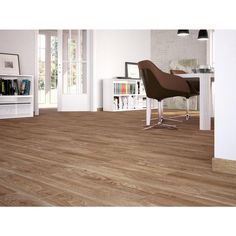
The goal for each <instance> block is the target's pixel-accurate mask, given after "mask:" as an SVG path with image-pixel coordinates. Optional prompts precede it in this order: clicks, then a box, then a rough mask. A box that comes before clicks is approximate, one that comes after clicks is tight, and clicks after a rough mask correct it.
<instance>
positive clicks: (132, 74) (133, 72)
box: [125, 62, 140, 79]
mask: <svg viewBox="0 0 236 236" xmlns="http://www.w3.org/2000/svg"><path fill="white" fill-rule="evenodd" d="M125 77H126V78H127V79H128V78H131V79H140V74H139V68H138V63H135V62H125Z"/></svg>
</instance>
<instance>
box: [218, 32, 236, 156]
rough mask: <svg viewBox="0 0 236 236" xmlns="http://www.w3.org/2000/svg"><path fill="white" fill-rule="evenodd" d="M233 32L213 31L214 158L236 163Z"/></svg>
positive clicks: (235, 35)
mask: <svg viewBox="0 0 236 236" xmlns="http://www.w3.org/2000/svg"><path fill="white" fill-rule="evenodd" d="M235 67H236V30H216V31H215V78H216V79H215V157H216V158H223V159H230V160H236V121H235V120H236V73H235Z"/></svg>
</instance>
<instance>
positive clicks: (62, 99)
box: [57, 30, 93, 111]
mask: <svg viewBox="0 0 236 236" xmlns="http://www.w3.org/2000/svg"><path fill="white" fill-rule="evenodd" d="M62 34H63V31H62V30H58V84H57V92H58V102H57V105H58V111H83V110H84V111H92V110H93V96H92V94H93V73H92V69H93V67H92V64H93V63H92V60H93V47H92V44H93V33H92V31H91V30H87V48H86V49H87V93H86V94H80V95H79V96H80V97H82V98H83V97H84V99H87V101H86V103H85V107H84V108H83V107H81V108H80V109H79V110H77V109H76V108H74V107H72V106H71V107H70V106H68V104H69V103H70V101H71V100H73V99H76V97H78V95H67V94H63V84H62V81H63V75H62V52H63V42H62V39H63V37H62V36H63V35H62ZM63 103H64V104H65V103H67V108H66V109H65V105H64V104H63ZM86 104H87V105H86Z"/></svg>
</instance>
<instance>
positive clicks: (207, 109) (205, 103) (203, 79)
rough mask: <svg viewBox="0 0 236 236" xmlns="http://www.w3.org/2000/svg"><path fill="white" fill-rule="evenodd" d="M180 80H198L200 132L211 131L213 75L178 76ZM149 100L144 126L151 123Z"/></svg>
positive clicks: (148, 100)
mask: <svg viewBox="0 0 236 236" xmlns="http://www.w3.org/2000/svg"><path fill="white" fill-rule="evenodd" d="M178 76H180V77H182V78H196V77H198V78H200V125H199V128H200V130H210V129H211V116H212V88H211V78H212V77H214V74H213V73H197V74H178ZM150 104H151V99H150V98H147V110H146V125H150V122H151V105H150Z"/></svg>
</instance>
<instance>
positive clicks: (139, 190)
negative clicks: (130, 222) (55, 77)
mask: <svg viewBox="0 0 236 236" xmlns="http://www.w3.org/2000/svg"><path fill="white" fill-rule="evenodd" d="M144 116H145V112H144V111H135V112H119V113H118V112H117V113H111V112H96V113H92V112H91V113H88V112H80V113H57V112H55V111H52V110H44V111H41V115H40V116H39V117H34V118H24V119H12V120H0V130H1V141H0V205H1V206H220V205H236V177H235V176H231V175H226V174H218V173H213V172H212V170H211V158H212V157H213V143H214V138H213V131H199V130H198V117H192V118H191V120H190V121H187V122H186V121H185V122H184V123H180V124H179V123H178V127H179V128H178V130H166V129H152V130H147V131H144V130H143V129H142V128H143V124H144V122H142V121H141V120H142V119H143V118H144Z"/></svg>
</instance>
